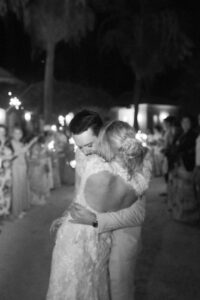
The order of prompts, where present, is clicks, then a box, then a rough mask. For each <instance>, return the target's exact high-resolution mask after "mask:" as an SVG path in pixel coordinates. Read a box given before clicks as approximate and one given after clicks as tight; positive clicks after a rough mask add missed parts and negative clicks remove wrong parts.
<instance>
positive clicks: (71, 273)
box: [46, 155, 111, 300]
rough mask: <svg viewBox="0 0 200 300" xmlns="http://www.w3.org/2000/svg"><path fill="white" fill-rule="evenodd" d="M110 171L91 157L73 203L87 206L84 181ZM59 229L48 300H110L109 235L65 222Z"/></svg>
mask: <svg viewBox="0 0 200 300" xmlns="http://www.w3.org/2000/svg"><path fill="white" fill-rule="evenodd" d="M103 170H107V171H111V168H110V167H109V165H108V164H107V163H105V162H104V161H103V159H101V158H100V157H98V156H95V155H94V156H91V157H90V159H89V161H88V163H87V166H86V168H85V170H84V171H85V172H84V175H83V177H82V181H81V185H80V189H79V192H78V194H77V197H76V202H78V203H80V204H82V205H84V206H85V207H87V208H89V209H91V208H90V207H88V205H87V203H86V200H85V197H84V187H85V184H86V181H87V178H88V177H89V176H90V175H91V174H94V173H98V172H100V171H103ZM69 219H70V217H68V216H66V217H65V218H64V219H63V222H62V225H61V226H60V228H59V230H58V232H57V237H56V243H55V246H54V250H53V256H52V265H51V275H50V281H49V288H48V292H47V298H46V299H47V300H109V299H110V296H109V280H108V259H109V253H110V247H111V239H110V234H109V233H105V234H102V235H101V238H99V235H98V233H97V230H95V229H94V228H93V227H92V226H87V225H78V224H72V223H70V222H68V220H69Z"/></svg>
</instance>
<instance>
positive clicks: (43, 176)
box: [28, 139, 51, 205]
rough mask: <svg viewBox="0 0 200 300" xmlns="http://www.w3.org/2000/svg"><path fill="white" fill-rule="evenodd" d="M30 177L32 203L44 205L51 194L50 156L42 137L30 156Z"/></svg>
mask: <svg viewBox="0 0 200 300" xmlns="http://www.w3.org/2000/svg"><path fill="white" fill-rule="evenodd" d="M28 165H29V167H28V178H29V184H30V192H31V204H32V205H44V204H45V203H46V199H47V198H48V197H49V194H50V188H51V186H50V180H49V172H50V169H49V158H48V154H47V150H46V147H45V143H44V141H42V139H40V140H39V141H38V142H37V143H36V144H35V145H34V146H33V147H32V148H31V150H30V152H29V156H28Z"/></svg>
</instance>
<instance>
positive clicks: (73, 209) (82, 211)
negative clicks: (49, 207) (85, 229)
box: [69, 203, 96, 225]
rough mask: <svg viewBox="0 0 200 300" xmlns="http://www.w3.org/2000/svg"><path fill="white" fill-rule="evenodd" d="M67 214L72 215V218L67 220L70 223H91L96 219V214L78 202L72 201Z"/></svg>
mask: <svg viewBox="0 0 200 300" xmlns="http://www.w3.org/2000/svg"><path fill="white" fill-rule="evenodd" d="M69 214H70V215H71V217H72V219H71V220H69V222H71V223H75V224H84V225H92V224H93V223H94V222H95V221H96V215H95V214H94V213H93V212H92V211H90V210H88V209H87V208H85V207H84V206H82V205H80V204H78V203H73V204H72V205H71V206H70V208H69Z"/></svg>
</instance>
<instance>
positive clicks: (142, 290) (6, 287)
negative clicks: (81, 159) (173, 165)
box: [0, 178, 200, 300]
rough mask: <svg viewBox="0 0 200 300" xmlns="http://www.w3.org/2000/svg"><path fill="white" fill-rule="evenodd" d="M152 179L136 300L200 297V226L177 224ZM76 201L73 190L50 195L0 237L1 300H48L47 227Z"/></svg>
mask: <svg viewBox="0 0 200 300" xmlns="http://www.w3.org/2000/svg"><path fill="white" fill-rule="evenodd" d="M163 189H164V182H163V180H162V179H160V178H158V179H154V180H153V182H152V184H151V188H150V190H149V192H148V197H147V217H146V220H145V224H144V228H143V250H142V252H141V254H140V256H139V260H138V266H137V272H136V286H137V289H136V300H199V299H200V228H199V227H197V226H196V227H191V226H186V225H183V224H179V223H176V222H174V221H172V220H171V217H170V215H169V213H168V212H167V209H166V203H165V201H164V198H163V197H160V196H159V194H160V193H161V192H162V191H163ZM72 198H73V187H62V188H61V189H59V190H56V191H54V192H52V195H51V198H50V200H49V201H48V204H47V205H45V206H42V207H34V208H32V209H31V210H30V211H29V212H28V213H27V214H26V215H25V216H24V218H23V219H17V220H13V221H11V220H9V221H6V222H4V223H3V224H2V225H1V233H0V300H45V294H46V289H47V285H48V277H49V271H50V261H51V253H52V247H53V243H54V236H53V235H50V232H49V228H50V224H51V223H52V221H53V220H54V219H56V218H58V217H59V216H60V215H61V214H62V212H63V211H64V209H66V208H67V206H68V205H69V203H70V202H71V200H72Z"/></svg>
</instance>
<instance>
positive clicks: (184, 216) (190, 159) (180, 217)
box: [172, 116, 199, 223]
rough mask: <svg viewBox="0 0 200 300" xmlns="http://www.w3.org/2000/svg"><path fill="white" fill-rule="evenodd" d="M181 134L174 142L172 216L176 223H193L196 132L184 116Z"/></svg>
mask: <svg viewBox="0 0 200 300" xmlns="http://www.w3.org/2000/svg"><path fill="white" fill-rule="evenodd" d="M181 127H182V129H183V133H182V134H181V136H180V137H179V138H178V140H177V142H176V146H177V149H176V153H177V159H176V167H175V172H174V179H173V200H174V201H173V202H174V204H173V207H172V215H173V218H174V219H175V220H177V221H182V222H186V223H194V222H196V221H198V220H199V211H198V205H197V201H196V197H195V193H194V186H193V171H194V168H195V143H196V136H197V134H196V132H195V130H194V128H193V126H192V118H191V117H190V116H184V117H183V118H182V120H181Z"/></svg>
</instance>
